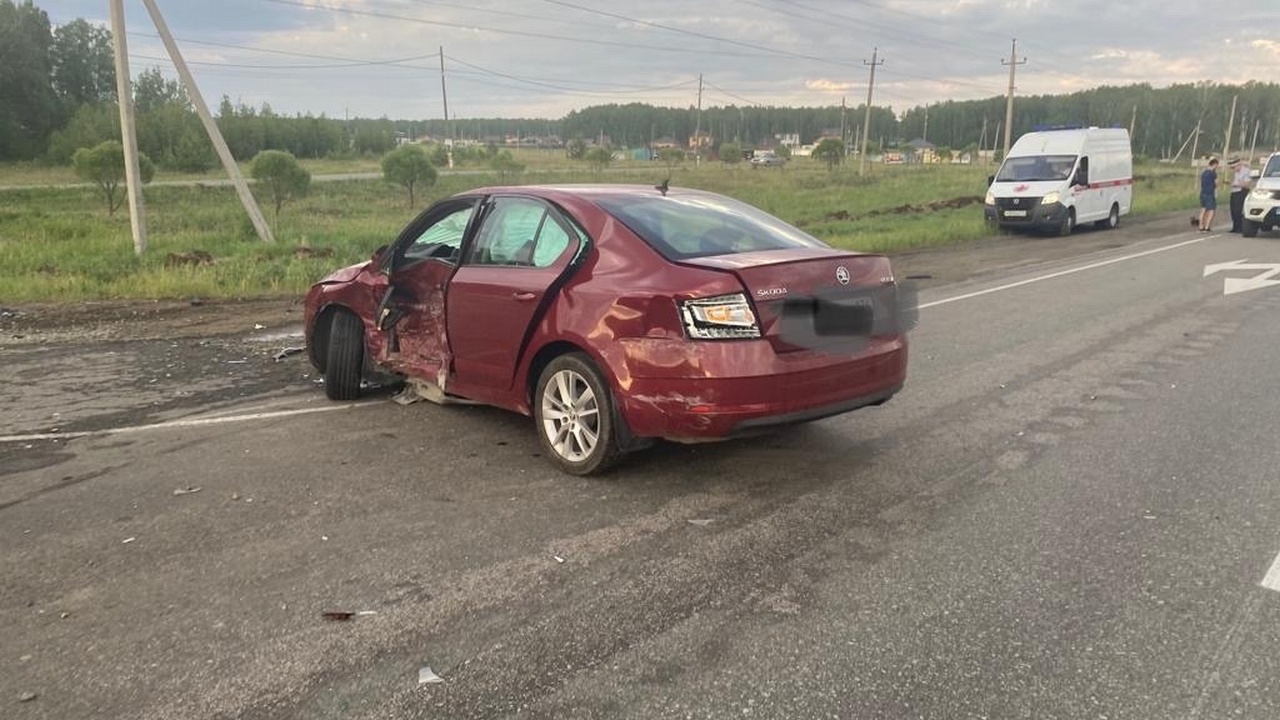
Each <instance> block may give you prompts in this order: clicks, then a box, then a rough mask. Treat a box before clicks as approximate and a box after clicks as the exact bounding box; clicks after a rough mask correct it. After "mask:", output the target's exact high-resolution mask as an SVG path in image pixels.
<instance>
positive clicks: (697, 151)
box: [693, 73, 702, 167]
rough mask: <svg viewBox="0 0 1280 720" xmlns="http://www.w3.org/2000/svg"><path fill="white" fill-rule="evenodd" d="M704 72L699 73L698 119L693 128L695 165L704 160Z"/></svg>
mask: <svg viewBox="0 0 1280 720" xmlns="http://www.w3.org/2000/svg"><path fill="white" fill-rule="evenodd" d="M701 136H702V73H698V119H697V121H696V122H695V123H694V130H693V165H694V167H697V166H698V162H699V161H700V160H702V137H701Z"/></svg>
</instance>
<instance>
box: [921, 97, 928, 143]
mask: <svg viewBox="0 0 1280 720" xmlns="http://www.w3.org/2000/svg"><path fill="white" fill-rule="evenodd" d="M920 139H921V140H923V141H925V142H929V106H928V105H925V106H924V134H923V135H921V136H920Z"/></svg>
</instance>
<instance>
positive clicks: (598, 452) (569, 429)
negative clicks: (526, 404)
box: [533, 353, 622, 475]
mask: <svg viewBox="0 0 1280 720" xmlns="http://www.w3.org/2000/svg"><path fill="white" fill-rule="evenodd" d="M533 419H534V423H535V426H536V428H537V432H538V441H539V442H540V443H541V444H542V449H543V451H544V452H545V453H546V455H547V457H549V458H550V459H551V461H552V462H554V463H555V464H556V466H557V467H559V468H560V469H561V470H563V471H565V472H567V473H569V474H571V475H591V474H595V473H599V472H603V471H604V470H606V469H608V468H609V467H610V466H611V465H613V464H614V463H615V462H617V461H618V459H619V458H620V457H622V449H621V445H620V443H619V442H618V433H617V428H616V427H615V426H614V415H613V395H612V393H611V392H610V390H609V383H608V382H607V381H606V380H605V379H604V376H603V375H601V374H600V371H599V370H598V369H596V366H595V363H593V362H592V361H591V358H589V357H587V356H586V355H584V354H583V353H568V354H566V355H560V356H559V357H556V358H555V359H553V360H552V361H551V362H550V363H548V364H547V367H546V368H544V369H543V371H542V374H541V375H539V376H538V386H537V389H536V391H535V392H534V396H533Z"/></svg>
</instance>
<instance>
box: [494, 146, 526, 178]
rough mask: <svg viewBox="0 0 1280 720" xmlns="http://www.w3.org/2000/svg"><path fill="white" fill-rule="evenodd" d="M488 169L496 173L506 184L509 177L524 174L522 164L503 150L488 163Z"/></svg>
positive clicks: (507, 151)
mask: <svg viewBox="0 0 1280 720" xmlns="http://www.w3.org/2000/svg"><path fill="white" fill-rule="evenodd" d="M489 167H491V168H493V169H494V170H496V171H497V173H498V177H500V178H502V181H503V182H506V181H507V178H508V177H510V176H513V175H519V174H520V173H522V172H524V163H521V162H517V161H516V159H515V156H513V155H512V154H511V151H510V150H503V151H502V152H499V153H498V154H497V155H495V156H494V157H493V159H492V160H490V161H489Z"/></svg>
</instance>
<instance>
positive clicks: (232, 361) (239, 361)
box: [227, 360, 249, 365]
mask: <svg viewBox="0 0 1280 720" xmlns="http://www.w3.org/2000/svg"><path fill="white" fill-rule="evenodd" d="M247 362H249V361H248V360H228V361H227V364H228V365H243V364H245V363H247Z"/></svg>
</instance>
